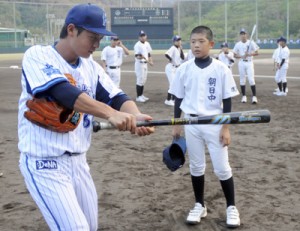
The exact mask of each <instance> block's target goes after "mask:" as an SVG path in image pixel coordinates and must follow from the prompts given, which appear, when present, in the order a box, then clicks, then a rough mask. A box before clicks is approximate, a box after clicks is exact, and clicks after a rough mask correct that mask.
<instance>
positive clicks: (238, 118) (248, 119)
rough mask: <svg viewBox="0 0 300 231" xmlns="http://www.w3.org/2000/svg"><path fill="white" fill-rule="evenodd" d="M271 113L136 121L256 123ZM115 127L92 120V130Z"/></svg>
mask: <svg viewBox="0 0 300 231" xmlns="http://www.w3.org/2000/svg"><path fill="white" fill-rule="evenodd" d="M270 120H271V115H270V111H269V110H253V111H238V112H230V113H223V114H217V115H211V116H199V117H190V118H183V119H181V118H172V119H165V120H151V121H137V126H138V127H142V126H144V127H152V126H168V125H190V124H258V123H269V122H270ZM113 128H115V127H114V126H113V125H112V124H111V123H109V122H98V121H93V131H94V132H98V131H99V130H104V129H113Z"/></svg>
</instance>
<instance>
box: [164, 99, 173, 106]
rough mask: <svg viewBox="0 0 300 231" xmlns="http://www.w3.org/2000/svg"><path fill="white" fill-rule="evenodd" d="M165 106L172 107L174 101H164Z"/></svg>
mask: <svg viewBox="0 0 300 231" xmlns="http://www.w3.org/2000/svg"><path fill="white" fill-rule="evenodd" d="M165 105H168V106H174V105H175V104H174V101H173V100H167V99H166V100H165Z"/></svg>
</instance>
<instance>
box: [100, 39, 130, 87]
mask: <svg viewBox="0 0 300 231" xmlns="http://www.w3.org/2000/svg"><path fill="white" fill-rule="evenodd" d="M126 55H129V50H128V49H127V47H125V46H124V45H123V43H122V41H121V40H120V39H119V37H118V36H111V38H110V46H106V47H104V49H103V51H102V52H101V60H102V64H103V65H102V66H103V68H104V69H106V73H107V74H108V75H109V76H110V78H111V79H112V81H113V82H114V83H115V84H116V86H117V87H120V82H121V65H122V63H123V56H126Z"/></svg>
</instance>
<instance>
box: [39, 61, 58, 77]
mask: <svg viewBox="0 0 300 231" xmlns="http://www.w3.org/2000/svg"><path fill="white" fill-rule="evenodd" d="M43 72H44V73H45V74H46V75H48V76H51V75H53V74H61V72H60V70H59V69H56V68H53V66H52V65H50V64H46V65H45V67H44V68H43Z"/></svg>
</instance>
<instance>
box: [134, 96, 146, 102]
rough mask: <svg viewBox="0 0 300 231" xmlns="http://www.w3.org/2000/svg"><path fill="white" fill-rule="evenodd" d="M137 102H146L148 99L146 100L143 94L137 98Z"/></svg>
mask: <svg viewBox="0 0 300 231" xmlns="http://www.w3.org/2000/svg"><path fill="white" fill-rule="evenodd" d="M135 101H136V102H139V103H145V102H146V100H144V98H143V97H142V96H138V97H137V98H136V99H135Z"/></svg>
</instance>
